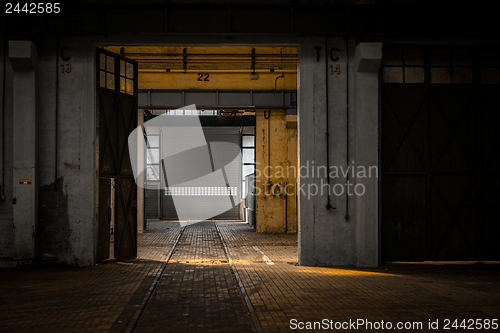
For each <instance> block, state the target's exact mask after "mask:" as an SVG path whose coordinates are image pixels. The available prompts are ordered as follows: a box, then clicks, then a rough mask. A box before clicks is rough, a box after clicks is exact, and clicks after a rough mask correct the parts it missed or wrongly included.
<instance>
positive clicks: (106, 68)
mask: <svg viewBox="0 0 500 333" xmlns="http://www.w3.org/2000/svg"><path fill="white" fill-rule="evenodd" d="M136 81H137V73H136V69H135V66H134V64H133V63H132V62H130V61H127V60H126V59H124V58H121V57H120V56H118V55H111V54H106V53H103V52H102V51H100V52H99V86H100V87H101V88H106V89H110V90H115V91H119V92H121V93H124V94H128V95H133V94H134V90H135V83H136Z"/></svg>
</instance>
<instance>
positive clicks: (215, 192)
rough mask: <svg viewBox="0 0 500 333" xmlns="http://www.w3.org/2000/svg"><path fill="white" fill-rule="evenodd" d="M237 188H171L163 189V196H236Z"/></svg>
mask: <svg viewBox="0 0 500 333" xmlns="http://www.w3.org/2000/svg"><path fill="white" fill-rule="evenodd" d="M237 194H238V187H237V186H233V187H217V186H212V187H206V186H191V187H183V186H172V187H165V195H176V196H209V195H210V196H219V195H220V196H229V195H237Z"/></svg>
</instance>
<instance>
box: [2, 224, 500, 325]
mask: <svg viewBox="0 0 500 333" xmlns="http://www.w3.org/2000/svg"><path fill="white" fill-rule="evenodd" d="M228 255H229V256H228ZM166 260H169V261H168V263H167V262H166ZM447 319H448V320H451V321H450V324H449V328H450V329H451V331H455V332H460V331H469V329H470V328H472V327H475V331H476V332H493V331H495V330H494V329H493V328H494V327H495V324H494V322H495V321H493V320H494V319H497V321H498V320H500V265H499V264H476V265H461V264H456V263H454V264H447V265H442V264H413V265H410V264H398V265H384V266H382V267H379V268H376V269H354V268H349V267H346V268H326V267H303V266H297V241H296V235H282V234H280V235H265V234H257V233H255V232H254V231H253V229H251V228H249V227H248V226H247V224H245V223H241V222H217V223H214V222H203V223H199V224H195V225H191V226H188V227H186V228H185V229H182V228H181V227H180V225H179V224H178V223H176V222H164V221H156V222H153V221H152V222H150V223H149V230H148V231H147V232H145V233H144V234H142V235H139V258H138V259H137V260H133V261H129V262H110V263H106V264H101V265H98V266H96V267H92V268H60V267H59V268H44V269H17V268H16V269H0V332H241V333H246V332H293V331H301V332H320V331H328V330H322V329H321V327H318V324H316V325H317V326H316V329H314V322H320V321H322V323H323V324H324V327H323V328H329V329H330V328H332V329H330V330H329V331H332V332H335V331H336V332H341V331H346V330H356V331H359V332H364V331H367V332H374V331H385V330H384V329H383V328H386V329H387V328H388V325H389V323H390V324H391V325H392V328H393V329H392V331H398V332H399V331H404V332H437V331H445V324H446V323H447V321H446V320H447ZM464 319H466V320H467V321H466V322H462V321H463V320H464ZM478 319H482V322H483V323H486V322H488V321H487V320H489V322H488V323H489V326H488V327H489V329H486V325H482V327H481V328H480V329H478V328H479V327H480V326H479V321H477V320H478ZM357 320H360V321H359V322H358V323H359V324H360V325H359V326H354V323H355V322H356V321H357ZM361 320H364V321H365V322H364V323H362V322H361ZM429 320H430V322H431V323H433V325H434V326H433V327H435V325H436V324H437V325H438V326H437V328H438V329H430V328H429ZM455 320H458V321H457V322H456V324H458V329H455V328H454V327H453V323H454V321H455ZM471 320H474V321H471ZM367 321H369V322H370V323H371V326H370V324H368V323H366V322H367ZM382 321H383V322H384V323H383V324H382ZM399 323H402V324H403V325H404V324H406V325H408V328H409V329H406V330H405V329H401V330H399V329H397V327H396V326H397V325H398V324H399ZM419 324H421V325H422V326H421V327H420V326H418V325H419ZM461 324H464V325H465V327H467V329H464V328H463V327H462V328H460V325H461ZM302 325H304V326H302ZM308 325H311V328H310V329H307V328H308ZM335 325H337V328H338V329H335V327H336V326H335ZM346 325H348V326H346ZM382 325H383V326H382ZM470 325H472V326H470ZM342 326H344V327H343V329H342ZM410 326H411V328H410ZM301 327H304V329H300V328H301ZM496 330H497V331H498V330H499V329H498V328H497V329H496Z"/></svg>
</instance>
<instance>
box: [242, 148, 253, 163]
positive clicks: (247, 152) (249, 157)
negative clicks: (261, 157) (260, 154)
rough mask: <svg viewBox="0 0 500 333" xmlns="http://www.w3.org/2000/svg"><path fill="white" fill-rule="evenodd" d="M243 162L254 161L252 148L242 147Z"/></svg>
mask: <svg viewBox="0 0 500 333" xmlns="http://www.w3.org/2000/svg"><path fill="white" fill-rule="evenodd" d="M242 155H243V163H254V161H255V159H254V149H242Z"/></svg>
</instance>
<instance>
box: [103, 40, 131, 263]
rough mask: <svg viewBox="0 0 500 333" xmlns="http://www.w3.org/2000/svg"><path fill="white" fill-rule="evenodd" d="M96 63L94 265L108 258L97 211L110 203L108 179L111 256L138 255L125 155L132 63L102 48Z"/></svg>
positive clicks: (105, 216)
mask: <svg viewBox="0 0 500 333" xmlns="http://www.w3.org/2000/svg"><path fill="white" fill-rule="evenodd" d="M96 59H97V61H96V62H97V71H96V75H97V78H98V82H97V97H98V101H99V110H98V111H99V178H100V181H99V212H100V213H99V227H98V229H99V236H98V238H99V246H98V253H97V260H98V261H100V260H104V259H107V258H108V257H109V217H107V215H106V214H104V213H101V212H104V208H103V207H102V205H104V204H105V203H106V202H110V195H111V191H110V190H109V180H110V179H111V178H113V179H115V181H116V190H115V198H114V202H115V205H114V210H115V211H114V216H115V221H114V233H115V235H114V256H115V258H116V259H119V260H122V259H129V258H134V257H136V256H137V202H136V198H137V186H136V184H135V178H134V175H133V172H132V166H131V162H130V153H129V150H128V136H129V134H130V133H131V132H132V131H133V130H134V129H135V128H136V127H137V63H136V62H134V61H133V60H131V59H127V58H124V57H122V56H119V55H117V54H114V53H111V52H108V51H105V50H103V49H97V52H96ZM106 186H107V187H108V189H106V188H105V187H106ZM108 207H109V206H108ZM106 225H107V234H105V226H106ZM106 237H107V246H106V245H105V244H104V243H105V239H106Z"/></svg>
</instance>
